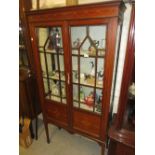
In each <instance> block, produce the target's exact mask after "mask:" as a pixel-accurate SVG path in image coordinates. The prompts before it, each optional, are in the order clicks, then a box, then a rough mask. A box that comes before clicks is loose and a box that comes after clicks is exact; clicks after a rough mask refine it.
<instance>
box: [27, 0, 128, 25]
mask: <svg viewBox="0 0 155 155" xmlns="http://www.w3.org/2000/svg"><path fill="white" fill-rule="evenodd" d="M124 11H125V5H124V2H123V1H122V0H114V1H107V2H100V3H92V4H84V5H75V6H66V7H60V8H51V9H40V10H32V11H26V15H27V16H28V20H29V22H38V21H39V22H41V21H49V20H50V21H51V20H70V19H84V18H104V17H106V18H107V17H118V16H120V15H122V14H123V12H124Z"/></svg>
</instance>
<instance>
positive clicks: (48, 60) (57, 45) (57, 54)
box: [36, 26, 67, 104]
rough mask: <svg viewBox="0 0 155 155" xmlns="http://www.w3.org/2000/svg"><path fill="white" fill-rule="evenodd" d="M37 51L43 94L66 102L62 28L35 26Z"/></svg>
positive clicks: (59, 101) (50, 98)
mask: <svg viewBox="0 0 155 155" xmlns="http://www.w3.org/2000/svg"><path fill="white" fill-rule="evenodd" d="M36 33H37V43H38V52H39V58H40V64H41V70H42V78H43V81H44V96H45V98H46V99H48V100H52V101H55V102H58V103H62V104H66V103H67V102H66V84H65V81H66V78H65V67H64V50H63V39H62V28H61V27H60V26H53V27H42V28H40V27H39V28H36Z"/></svg>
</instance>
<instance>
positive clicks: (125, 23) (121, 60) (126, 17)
mask: <svg viewBox="0 0 155 155" xmlns="http://www.w3.org/2000/svg"><path fill="white" fill-rule="evenodd" d="M131 8H132V6H131V5H130V4H126V10H125V13H124V21H123V28H122V36H121V45H120V51H119V61H118V69H117V75H116V76H117V79H116V87H115V88H116V89H115V94H114V104H113V105H114V106H113V113H116V112H117V108H118V101H119V96H120V89H121V81H122V73H123V67H124V59H125V53H126V46H127V39H128V32H129V24H130V14H131Z"/></svg>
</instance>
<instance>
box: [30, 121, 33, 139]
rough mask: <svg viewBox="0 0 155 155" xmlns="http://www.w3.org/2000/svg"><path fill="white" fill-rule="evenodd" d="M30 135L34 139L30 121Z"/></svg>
mask: <svg viewBox="0 0 155 155" xmlns="http://www.w3.org/2000/svg"><path fill="white" fill-rule="evenodd" d="M30 133H31V137H32V138H34V133H33V127H32V121H31V123H30Z"/></svg>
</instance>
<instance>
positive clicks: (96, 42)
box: [93, 40, 99, 48]
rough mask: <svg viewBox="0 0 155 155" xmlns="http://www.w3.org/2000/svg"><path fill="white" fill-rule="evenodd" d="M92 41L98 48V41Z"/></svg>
mask: <svg viewBox="0 0 155 155" xmlns="http://www.w3.org/2000/svg"><path fill="white" fill-rule="evenodd" d="M93 42H94V44H95V46H96V47H97V48H98V46H99V41H97V40H93Z"/></svg>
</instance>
